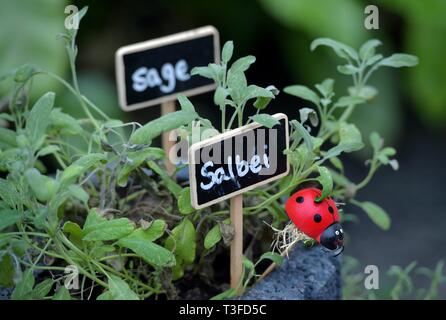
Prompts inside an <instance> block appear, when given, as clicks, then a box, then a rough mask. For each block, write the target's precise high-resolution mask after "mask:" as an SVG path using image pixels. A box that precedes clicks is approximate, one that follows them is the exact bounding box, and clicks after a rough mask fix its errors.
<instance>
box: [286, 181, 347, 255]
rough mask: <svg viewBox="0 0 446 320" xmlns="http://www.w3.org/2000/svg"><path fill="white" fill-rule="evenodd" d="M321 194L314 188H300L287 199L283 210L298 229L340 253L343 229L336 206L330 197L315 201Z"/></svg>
mask: <svg viewBox="0 0 446 320" xmlns="http://www.w3.org/2000/svg"><path fill="white" fill-rule="evenodd" d="M321 194H322V193H321V191H320V190H319V189H316V188H307V189H302V190H300V191H298V192H296V193H294V194H293V195H292V196H291V197H290V198H289V199H288V200H287V202H286V204H285V211H286V213H287V214H288V216H289V217H290V219H291V221H293V223H294V224H295V225H296V227H297V228H298V229H299V230H300V231H302V232H303V233H304V234H306V235H307V236H309V237H311V238H313V239H315V240H316V241H318V242H319V243H321V244H322V245H323V246H324V247H326V248H328V249H330V250H336V251H339V253H340V252H341V251H342V249H343V239H344V231H343V230H342V226H341V225H340V223H339V212H338V208H337V207H336V204H335V202H334V201H333V200H332V199H331V198H326V199H324V200H322V201H320V202H318V201H316V199H317V198H318V197H320V196H321Z"/></svg>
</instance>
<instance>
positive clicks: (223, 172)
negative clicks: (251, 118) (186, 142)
mask: <svg viewBox="0 0 446 320" xmlns="http://www.w3.org/2000/svg"><path fill="white" fill-rule="evenodd" d="M273 117H274V118H276V119H277V120H278V124H276V125H274V126H273V127H272V128H267V127H265V126H262V125H260V124H259V123H256V122H254V123H251V124H248V125H246V126H243V127H240V128H237V129H234V130H231V131H228V132H225V133H222V134H220V135H217V136H215V137H212V138H210V139H206V140H203V141H201V142H198V143H195V144H193V145H192V146H191V147H190V148H189V177H190V185H191V203H192V206H193V207H194V208H196V209H201V208H204V207H207V206H210V205H212V204H215V203H217V202H220V201H223V200H225V199H228V198H231V197H233V196H235V195H237V194H240V193H243V192H246V191H248V190H251V189H254V188H255V187H257V186H260V185H263V184H266V183H268V182H271V181H273V180H276V179H280V178H281V177H283V176H285V175H287V174H288V172H289V162H288V157H287V156H286V155H285V153H284V151H285V150H286V149H287V148H288V118H287V116H286V115H285V114H283V113H278V114H275V115H274V116H273Z"/></svg>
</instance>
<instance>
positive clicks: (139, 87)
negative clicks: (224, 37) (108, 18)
mask: <svg viewBox="0 0 446 320" xmlns="http://www.w3.org/2000/svg"><path fill="white" fill-rule="evenodd" d="M219 60H220V54H219V35H218V31H217V30H216V29H215V28H214V27H212V26H206V27H202V28H198V29H194V30H190V31H186V32H181V33H177V34H173V35H169V36H166V37H162V38H157V39H153V40H149V41H145V42H141V43H136V44H132V45H128V46H125V47H121V48H120V49H119V50H118V51H117V52H116V56H115V63H116V80H117V87H118V96H119V104H120V106H121V108H122V109H123V110H125V111H131V110H135V109H140V108H144V107H149V106H153V105H157V104H161V103H163V102H165V101H170V100H175V99H176V98H177V96H178V95H179V94H183V95H186V96H191V95H195V94H200V93H203V92H206V91H211V90H213V89H215V84H214V82H213V80H211V79H206V78H202V77H198V76H193V75H191V74H190V70H191V69H192V68H193V67H196V66H200V65H208V64H209V63H214V62H215V63H218V62H219Z"/></svg>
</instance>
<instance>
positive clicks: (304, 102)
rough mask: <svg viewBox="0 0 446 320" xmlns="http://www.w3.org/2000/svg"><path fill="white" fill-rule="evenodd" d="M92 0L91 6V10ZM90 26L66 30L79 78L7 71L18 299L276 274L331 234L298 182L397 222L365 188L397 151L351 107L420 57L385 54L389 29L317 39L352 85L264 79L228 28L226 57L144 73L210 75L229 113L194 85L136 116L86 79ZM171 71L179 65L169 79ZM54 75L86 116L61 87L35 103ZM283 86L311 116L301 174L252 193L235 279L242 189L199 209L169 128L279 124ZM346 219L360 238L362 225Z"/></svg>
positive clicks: (5, 145) (165, 290) (0, 131)
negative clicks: (233, 201)
mask: <svg viewBox="0 0 446 320" xmlns="http://www.w3.org/2000/svg"><path fill="white" fill-rule="evenodd" d="M86 11H87V10H86V8H84V9H83V10H81V11H80V12H79V15H80V17H83V16H84V15H85V13H86ZM80 32H82V28H81V29H80ZM76 36H77V30H74V29H73V30H67V32H66V33H64V34H61V35H59V36H58V38H59V40H58V41H60V43H61V44H64V45H65V48H66V53H67V55H68V59H69V64H70V68H71V78H70V79H64V78H62V77H60V76H59V75H57V74H54V73H51V72H48V71H46V70H43V69H40V68H39V66H34V65H24V66H21V67H18V68H16V69H13V70H12V71H11V72H9V73H7V74H5V75H3V76H1V78H0V79H1V80H6V79H9V80H10V79H13V87H12V88H11V92H10V94H9V95H8V97H7V98H6V100H5V101H7V108H6V110H4V111H3V112H2V113H1V114H0V118H1V119H2V120H3V123H4V124H5V125H4V126H1V127H0V172H1V173H0V174H1V175H0V176H1V178H0V285H1V286H2V287H4V288H10V297H9V298H11V299H53V300H57V299H64V300H68V299H81V300H87V299H98V300H100V299H101V300H113V299H117V300H121V299H131V300H136V299H140V300H142V299H181V298H184V297H185V296H186V293H187V292H188V291H189V290H191V289H194V288H199V290H198V293H197V296H196V298H201V299H210V298H214V299H227V298H236V297H237V296H239V295H243V293H246V292H248V291H249V289H250V288H251V287H252V286H255V285H256V284H257V283H259V281H263V280H262V279H263V277H261V275H262V273H264V272H265V270H267V271H266V272H267V273H269V272H270V271H271V270H272V268H271V267H270V265H271V264H274V265H277V266H279V268H280V265H281V264H282V262H283V260H284V259H287V254H288V253H289V252H291V251H292V250H293V248H294V246H295V245H296V243H302V244H303V245H304V246H305V248H304V250H309V249H306V248H310V247H312V246H316V245H320V244H319V243H318V241H316V240H315V239H313V238H312V237H311V236H308V235H307V234H305V233H304V232H302V231H304V230H299V229H298V228H297V227H296V226H295V225H294V224H293V223H292V222H291V221H290V218H289V217H288V215H287V212H286V211H285V203H286V201H287V199H288V198H289V197H290V196H291V195H292V194H294V193H295V192H297V191H299V190H304V189H309V188H316V189H317V190H319V191H320V194H319V195H318V196H317V201H319V202H321V201H328V200H330V201H332V202H330V203H334V205H332V206H334V207H335V209H336V207H337V210H339V216H340V222H341V223H342V222H343V221H344V220H345V219H348V215H346V214H345V213H344V212H343V210H342V209H343V207H344V205H345V204H352V205H354V207H355V208H356V209H355V210H356V212H355V214H358V215H367V216H368V217H369V218H370V219H371V220H372V221H373V222H374V223H375V224H376V225H377V226H378V227H379V228H382V229H384V230H387V229H388V228H389V227H390V224H391V221H390V218H389V216H388V214H387V213H386V212H385V210H384V209H383V208H381V207H380V206H379V205H378V204H375V203H373V202H370V201H364V200H358V198H357V195H361V197H360V199H363V198H366V194H361V191H362V189H363V188H364V187H365V186H366V185H367V184H368V183H369V182H370V180H371V179H372V178H373V177H374V175H375V172H376V171H377V170H378V169H379V168H380V167H382V166H390V167H392V168H393V169H395V170H397V169H398V162H397V160H396V158H395V157H396V150H395V149H394V148H392V147H390V146H387V145H386V144H385V142H384V139H383V138H382V137H381V136H380V134H379V133H377V132H373V133H372V134H371V135H370V136H363V135H362V134H361V131H362V130H361V128H360V127H357V126H356V125H355V123H353V122H351V120H350V117H351V115H352V114H353V113H356V112H357V113H360V112H361V110H362V108H367V107H368V106H367V104H368V102H369V101H370V100H372V99H374V98H375V96H376V95H377V94H378V91H377V89H376V88H374V87H373V86H371V85H370V84H369V80H370V78H371V77H373V75H374V74H375V72H379V71H380V70H381V69H382V68H385V67H392V68H400V67H412V66H415V65H417V64H418V59H417V57H415V56H412V55H409V54H402V53H396V54H391V55H388V56H384V55H383V54H380V53H378V49H379V46H380V44H381V42H380V41H379V40H375V39H372V40H369V41H367V42H365V43H364V44H363V45H362V46H361V47H360V48H359V49H358V50H356V49H353V48H352V47H350V46H348V45H346V44H343V43H341V42H338V41H336V40H333V39H329V38H318V39H315V40H314V41H313V42H312V43H311V47H310V49H311V50H312V51H315V50H331V51H332V52H333V54H335V55H336V56H337V57H338V59H339V63H340V64H339V65H338V66H337V67H336V68H337V71H338V72H339V73H341V74H342V75H345V76H346V77H349V78H350V79H351V86H349V87H348V88H341V87H339V86H338V85H337V84H336V83H335V81H334V80H333V79H330V78H327V79H321V81H320V83H317V84H315V85H314V86H312V87H307V86H304V85H289V86H286V87H285V88H277V87H276V86H274V85H273V84H274V79H270V81H271V83H272V85H270V86H266V87H261V86H258V85H255V84H251V83H250V81H249V79H247V77H246V75H245V73H246V71H247V70H248V69H249V68H255V67H256V65H255V61H256V58H255V57H254V56H252V55H249V56H245V57H241V58H237V57H236V56H237V44H234V43H233V42H232V41H227V42H224V45H222V49H221V52H219V55H220V56H221V59H220V62H219V63H210V64H209V65H203V66H195V67H194V68H193V69H192V70H191V71H190V75H188V74H187V72H186V69H185V65H184V62H181V61H178V62H176V65H175V64H174V65H173V66H172V65H169V66H164V67H163V69H164V71H162V70H159V72H160V74H158V76H159V81H157V82H156V83H154V82H150V81H148V80H147V82H141V83H139V84H138V88H139V89H141V90H143V89H146V88H148V87H150V88H152V87H155V88H159V87H160V86H161V83H162V81H166V79H173V80H172V81H170V82H172V83H173V81H175V79H176V82H179V81H181V80H182V79H185V80H187V79H188V77H189V76H190V77H192V78H198V77H202V78H205V79H207V80H206V81H209V80H210V81H211V82H213V83H215V91H214V93H213V103H212V102H211V101H209V108H213V109H214V110H215V112H220V113H221V117H220V118H221V122H220V123H218V124H217V123H212V122H211V121H210V120H209V119H206V118H204V117H202V116H200V114H199V113H198V112H197V111H196V109H195V107H194V103H193V102H194V98H193V97H186V96H185V95H179V96H178V102H179V106H180V109H179V110H178V111H174V112H170V113H166V114H164V115H162V116H161V117H159V118H157V119H155V120H152V121H150V122H148V123H138V122H136V121H135V122H128V123H124V122H123V121H121V120H120V119H112V118H111V117H109V116H108V115H107V114H106V113H105V112H104V111H103V109H102V108H101V106H100V105H96V104H95V103H93V102H92V101H90V99H89V97H88V96H86V95H84V94H83V93H82V92H81V90H80V87H79V83H78V78H77V73H76V57H77V54H78V47H77V45H76ZM55 41H56V40H55ZM254 54H255V52H254ZM11 67H13V66H11ZM273 67H274V66H271V68H273ZM334 68H335V67H334V66H333V69H334ZM167 69H169V70H170V71H169V72H167V71H165V70H167ZM155 71H156V70H155ZM266 71H268V70H266ZM148 72H150V70H145V73H144V74H142V73H141V74H140V75H144V77H145V76H146V75H147V73H148ZM157 72H158V71H157ZM168 74H170V75H171V76H172V77H173V76H175V75H176V77H173V78H166V77H167V75H168ZM163 75H164V76H163ZM43 77H49V78H52V79H55V80H57V81H58V82H60V83H61V84H62V85H63V86H64V90H66V91H67V92H69V93H70V94H72V95H73V96H74V97H75V98H76V99H77V104H78V106H79V108H81V110H82V111H83V114H84V116H83V117H81V118H75V117H73V116H71V115H69V114H68V113H66V112H65V111H64V105H61V104H60V103H59V100H58V97H57V96H56V95H55V94H54V93H53V92H51V91H48V92H47V93H46V94H44V95H42V96H41V97H40V98H39V99H38V100H37V101H36V102H35V103H31V101H30V99H29V94H28V93H29V92H30V91H32V90H33V85H34V84H35V83H36V82H39V81H40V79H42V78H43ZM162 77H164V78H162ZM145 79H148V78H145ZM152 80H153V79H152ZM155 80H156V79H155ZM170 82H169V83H170ZM165 89H166V88H165ZM167 89H169V88H167ZM167 89H166V90H167ZM283 95H291V96H293V97H296V99H295V108H296V109H299V115H300V117H299V118H297V119H289V141H288V143H289V145H288V148H287V149H286V150H285V153H284V154H285V155H286V157H287V159H288V161H289V164H290V167H289V173H288V174H287V175H285V176H284V177H281V178H280V179H278V180H275V181H273V182H271V183H268V184H263V185H261V186H258V187H256V188H253V189H250V190H248V191H246V192H243V203H242V205H243V209H242V214H243V228H244V231H243V232H244V234H243V239H244V242H245V244H244V248H243V260H242V276H241V278H240V280H239V281H238V283H237V284H236V286H232V287H230V286H229V277H230V275H229V271H228V270H229V246H230V244H231V241H232V240H233V238H234V227H233V225H232V222H231V218H230V216H231V215H230V206H229V202H228V201H221V202H218V203H215V204H212V205H210V206H207V207H204V208H200V209H196V208H195V207H194V206H193V205H192V202H191V188H190V185H189V180H188V179H179V178H178V173H179V172H181V171H182V170H183V171H184V170H187V168H188V166H189V165H190V164H187V163H186V164H178V165H176V166H175V168H174V172H171V171H170V170H169V169H168V168H167V167H166V162H167V161H169V159H168V154H166V152H165V150H163V149H162V148H159V147H157V143H156V141H157V139H158V138H159V137H160V136H161V135H162V134H163V133H167V132H170V131H172V130H176V132H177V133H178V140H179V143H185V144H186V145H187V146H188V147H190V145H191V144H192V133H193V130H194V129H196V128H197V126H198V127H199V129H200V130H201V132H204V131H206V132H211V133H212V135H211V136H205V137H200V139H201V140H205V139H208V138H212V136H215V135H218V134H223V133H227V132H229V131H231V130H233V129H236V128H240V127H243V126H245V125H249V124H253V123H257V124H259V125H261V126H263V127H266V128H272V127H274V126H275V125H277V124H278V122H279V120H278V119H277V118H276V117H274V116H272V115H273V114H275V113H276V112H275V111H274V110H273V109H272V108H271V107H269V106H268V105H269V104H270V102H271V101H272V100H273V99H276V100H279V99H280V98H281V96H283ZM211 104H212V105H211ZM195 142H196V141H195ZM365 145H370V146H371V150H372V154H370V159H369V160H367V161H366V163H365V165H366V166H367V168H368V173H367V174H366V175H365V176H364V177H363V179H362V180H360V181H351V180H350V179H349V177H348V172H349V168H348V167H345V166H344V164H343V156H344V154H346V153H353V152H357V151H359V150H361V149H362V148H363V147H364V146H365ZM259 161H260V160H259ZM251 170H257V169H256V166H252V167H251ZM226 175H227V176H228V177H229V173H226ZM225 177H226V176H225ZM221 179H223V178H221ZM228 179H229V178H228ZM214 180H215V179H214ZM214 180H213V181H214ZM222 181H223V180H222ZM214 182H215V181H214ZM330 208H332V207H330ZM332 209H333V208H332ZM330 211H331V210H330ZM343 232H346V239H345V241H346V242H348V230H347V229H346V230H343ZM321 243H322V242H321ZM326 254H332V253H331V252H326ZM67 268H75V269H76V272H77V273H76V275H78V280H77V281H78V286H77V288H67V286H65V285H64V281H65V280H66V277H67ZM68 270H70V269H68ZM272 272H275V271H272ZM264 276H266V277H267V276H268V275H267V274H266V273H265V274H264ZM73 281H74V280H73Z"/></svg>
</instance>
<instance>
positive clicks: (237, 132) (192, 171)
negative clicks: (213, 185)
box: [188, 113, 290, 210]
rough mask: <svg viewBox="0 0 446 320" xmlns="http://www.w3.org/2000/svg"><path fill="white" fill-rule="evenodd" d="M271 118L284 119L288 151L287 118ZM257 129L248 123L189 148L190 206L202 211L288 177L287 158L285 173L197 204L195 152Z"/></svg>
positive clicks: (282, 114)
mask: <svg viewBox="0 0 446 320" xmlns="http://www.w3.org/2000/svg"><path fill="white" fill-rule="evenodd" d="M273 117H274V118H276V119H277V120H282V119H285V135H286V136H285V139H286V140H285V141H286V148H287V149H288V148H289V128H288V117H287V115H286V114H284V113H276V114H274V115H273ZM259 127H262V125H261V124H259V123H257V122H254V123H250V124H248V125H245V126H243V127H240V128H237V129H233V130H230V131H227V132H225V133H222V134H219V135H217V136H215V137H212V138H209V139H206V140H203V141H200V142H197V143H194V144H193V145H192V146H190V147H189V150H188V159H189V183H190V188H191V192H190V194H191V204H192V206H193V207H194V208H195V209H197V210H198V209H203V208H205V207H208V206H211V205H213V204H216V203H219V202H222V201H224V200H227V199H230V198H233V197H234V196H236V195H238V194H241V193H244V192H246V191H250V190H252V189H254V188H257V187H259V186H262V185H264V184H267V183H269V182H271V181H274V180H277V179H280V178H282V177H284V176H286V175H288V173H289V171H290V161H289V159H288V157H287V164H286V171H285V172H283V173H281V174H279V175H277V176H273V177H271V178H269V179H267V180H264V181H260V182H258V183H256V184H253V185H251V186H249V187H246V188H243V189H241V190H238V191H234V192H232V193H230V194H227V195H224V196H223V197H221V198H218V199H215V200H212V201H209V202H206V203H204V204H201V205H199V204H198V201H197V198H196V193H197V181H196V179H195V173H196V171H195V163H196V162H195V151H197V150H198V149H201V148H203V147H206V146H208V145H211V144H214V143H216V142H219V141H222V140H225V139H227V138H231V137H234V136H237V135H240V134H243V133H245V132H247V131H249V130H253V129H256V128H259Z"/></svg>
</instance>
